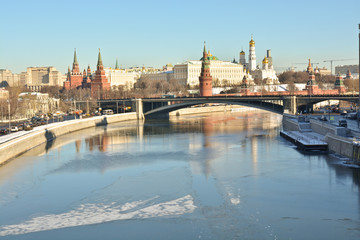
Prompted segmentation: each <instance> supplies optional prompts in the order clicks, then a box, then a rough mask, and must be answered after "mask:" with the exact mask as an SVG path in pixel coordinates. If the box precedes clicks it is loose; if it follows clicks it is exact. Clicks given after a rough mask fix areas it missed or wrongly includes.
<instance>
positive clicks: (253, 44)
mask: <svg viewBox="0 0 360 240" xmlns="http://www.w3.org/2000/svg"><path fill="white" fill-rule="evenodd" d="M249 45H250V47H255V41H254V39H253V37H252V36H251V40H250V42H249Z"/></svg>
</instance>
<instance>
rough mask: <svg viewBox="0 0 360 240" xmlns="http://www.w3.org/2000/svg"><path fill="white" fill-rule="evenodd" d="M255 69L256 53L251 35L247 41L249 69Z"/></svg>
mask: <svg viewBox="0 0 360 240" xmlns="http://www.w3.org/2000/svg"><path fill="white" fill-rule="evenodd" d="M255 69H256V55H255V41H254V39H253V36H251V40H250V42H249V70H250V71H254V70H255Z"/></svg>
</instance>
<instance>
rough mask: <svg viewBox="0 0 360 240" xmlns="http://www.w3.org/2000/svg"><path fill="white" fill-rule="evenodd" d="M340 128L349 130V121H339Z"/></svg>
mask: <svg viewBox="0 0 360 240" xmlns="http://www.w3.org/2000/svg"><path fill="white" fill-rule="evenodd" d="M339 127H345V128H347V121H346V120H345V119H340V120H339Z"/></svg>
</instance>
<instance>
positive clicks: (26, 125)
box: [24, 124, 33, 131]
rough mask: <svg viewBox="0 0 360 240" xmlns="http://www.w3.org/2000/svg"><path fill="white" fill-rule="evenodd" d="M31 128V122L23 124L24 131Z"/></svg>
mask: <svg viewBox="0 0 360 240" xmlns="http://www.w3.org/2000/svg"><path fill="white" fill-rule="evenodd" d="M32 129H33V126H32V124H25V125H24V130H25V131H30V130H32Z"/></svg>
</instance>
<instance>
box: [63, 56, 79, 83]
mask: <svg viewBox="0 0 360 240" xmlns="http://www.w3.org/2000/svg"><path fill="white" fill-rule="evenodd" d="M69 70H70V69H69ZM82 80H83V76H82V74H81V72H80V68H79V63H78V61H77V57H76V49H75V50H74V62H73V68H72V71H71V72H70V74H69V73H68V77H67V79H66V81H65V82H64V88H65V89H67V90H69V89H72V88H77V87H81V85H82Z"/></svg>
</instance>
